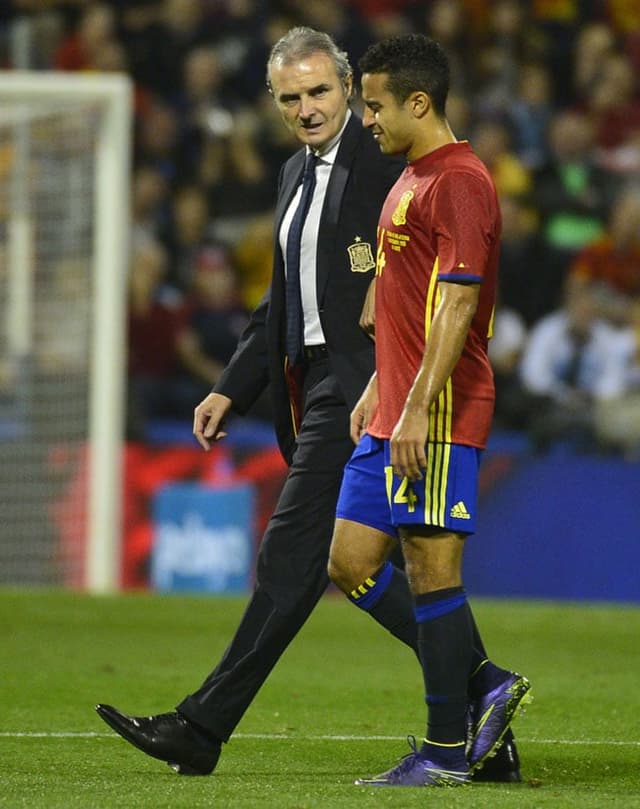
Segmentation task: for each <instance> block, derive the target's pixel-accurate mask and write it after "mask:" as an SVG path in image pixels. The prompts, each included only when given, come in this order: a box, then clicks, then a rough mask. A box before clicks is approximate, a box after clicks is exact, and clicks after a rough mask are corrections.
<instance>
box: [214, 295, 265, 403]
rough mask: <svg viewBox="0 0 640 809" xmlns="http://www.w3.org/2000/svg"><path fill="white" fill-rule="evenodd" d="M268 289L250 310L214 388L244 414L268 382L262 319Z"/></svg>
mask: <svg viewBox="0 0 640 809" xmlns="http://www.w3.org/2000/svg"><path fill="white" fill-rule="evenodd" d="M269 298H270V290H268V291H267V292H266V293H265V295H264V296H263V298H262V300H261V301H260V303H259V304H258V306H257V307H256V309H255V310H254V312H253V314H252V315H251V318H250V320H249V323H248V325H247V327H246V329H245V330H244V331H243V333H242V335H241V337H240V340H239V341H238V347H237V348H236V350H235V353H234V355H233V356H232V357H231V359H230V360H229V363H228V365H227V366H226V368H225V369H224V371H223V372H222V374H221V376H220V379H219V380H218V382H217V383H216V385H215V387H214V389H213V390H214V391H215V393H222V394H223V395H224V396H228V397H229V398H230V399H231V401H232V403H233V404H232V407H233V410H234V411H235V412H237V413H240V414H244V413H246V412H247V411H248V410H249V408H250V407H251V405H252V404H253V403H254V402H255V401H256V399H257V398H258V397H259V396H260V394H261V393H262V392H263V391H264V389H265V388H266V387H267V385H268V383H269V363H268V354H267V337H266V317H267V309H268V307H269Z"/></svg>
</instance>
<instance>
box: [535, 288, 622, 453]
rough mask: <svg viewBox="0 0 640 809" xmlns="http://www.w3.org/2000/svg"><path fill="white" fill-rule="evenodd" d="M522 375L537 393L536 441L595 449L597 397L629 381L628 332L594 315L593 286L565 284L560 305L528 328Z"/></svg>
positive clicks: (615, 393) (609, 396)
mask: <svg viewBox="0 0 640 809" xmlns="http://www.w3.org/2000/svg"><path fill="white" fill-rule="evenodd" d="M521 375H522V382H523V386H524V389H525V390H526V391H527V392H528V393H530V394H531V395H533V396H536V397H538V401H537V403H536V406H535V407H534V408H533V409H532V415H531V419H530V421H529V432H530V435H531V438H532V440H533V442H534V444H535V445H536V446H537V447H538V448H545V447H548V446H549V444H551V443H552V442H556V441H560V442H567V443H570V444H572V445H574V446H576V447H577V448H579V449H582V450H591V449H594V448H596V432H595V409H594V405H595V402H596V401H600V400H613V399H614V398H616V397H620V396H622V395H623V394H624V393H625V392H626V390H627V389H628V386H629V384H630V377H629V335H628V333H625V332H622V331H620V330H619V329H615V328H613V327H612V326H610V325H609V324H608V323H606V322H605V321H603V320H601V319H599V318H598V316H597V304H596V302H595V300H594V298H593V296H592V293H591V290H589V289H588V288H586V287H584V288H576V287H568V288H567V297H566V301H565V304H564V306H563V307H562V308H561V309H559V310H557V311H556V312H553V313H551V314H549V315H546V316H545V317H543V318H542V319H541V320H540V321H538V323H536V325H535V326H534V327H533V329H532V330H531V333H530V335H529V338H528V340H527V343H526V345H525V347H524V351H523V356H522V365H521Z"/></svg>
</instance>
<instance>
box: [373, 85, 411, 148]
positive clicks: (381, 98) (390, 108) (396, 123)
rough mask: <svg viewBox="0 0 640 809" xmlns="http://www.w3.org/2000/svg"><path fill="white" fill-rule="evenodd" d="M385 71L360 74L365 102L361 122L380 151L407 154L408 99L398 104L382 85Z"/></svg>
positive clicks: (408, 130) (408, 135)
mask: <svg viewBox="0 0 640 809" xmlns="http://www.w3.org/2000/svg"><path fill="white" fill-rule="evenodd" d="M386 82H387V74H386V73H364V74H363V76H362V100H363V101H364V103H365V109H364V116H363V119H362V122H363V124H364V126H366V127H367V128H368V129H370V130H371V132H372V133H373V137H374V138H375V139H376V141H377V142H378V146H379V147H380V151H381V152H383V153H384V154H407V153H408V152H409V150H410V147H411V134H410V124H411V123H412V118H411V116H410V114H409V112H408V102H407V101H405V102H404V103H403V104H398V102H397V101H396V99H395V97H394V96H393V95H392V94H391V93H390V92H389V90H388V89H387V86H386Z"/></svg>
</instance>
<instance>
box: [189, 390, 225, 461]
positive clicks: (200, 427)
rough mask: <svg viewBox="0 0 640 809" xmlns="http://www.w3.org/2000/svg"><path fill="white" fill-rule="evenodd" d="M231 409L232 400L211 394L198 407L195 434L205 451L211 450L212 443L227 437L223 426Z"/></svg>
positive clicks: (218, 394) (195, 415)
mask: <svg viewBox="0 0 640 809" xmlns="http://www.w3.org/2000/svg"><path fill="white" fill-rule="evenodd" d="M230 409H231V399H229V397H228V396H223V395H222V394H221V393H210V394H209V395H208V396H207V398H206V399H203V400H202V401H201V402H200V404H199V405H198V406H197V407H196V409H195V410H194V413H193V434H194V435H195V437H196V438H197V440H198V443H199V444H200V446H201V447H202V448H203V449H205V450H210V449H211V441H219V440H220V439H221V438H224V437H225V436H226V432H224V430H223V429H222V426H223V422H224V418H225V416H226V415H227V413H228V412H229V410H230Z"/></svg>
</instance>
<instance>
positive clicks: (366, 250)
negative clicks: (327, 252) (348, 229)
mask: <svg viewBox="0 0 640 809" xmlns="http://www.w3.org/2000/svg"><path fill="white" fill-rule="evenodd" d="M347 251H348V253H349V261H350V262H351V272H367V270H372V269H373V268H374V267H375V266H376V262H375V261H374V260H373V251H372V249H371V245H370V244H369V242H363V241H362V238H361V237H360V236H356V240H355V242H354V243H353V244H350V245H349V247H347Z"/></svg>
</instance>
